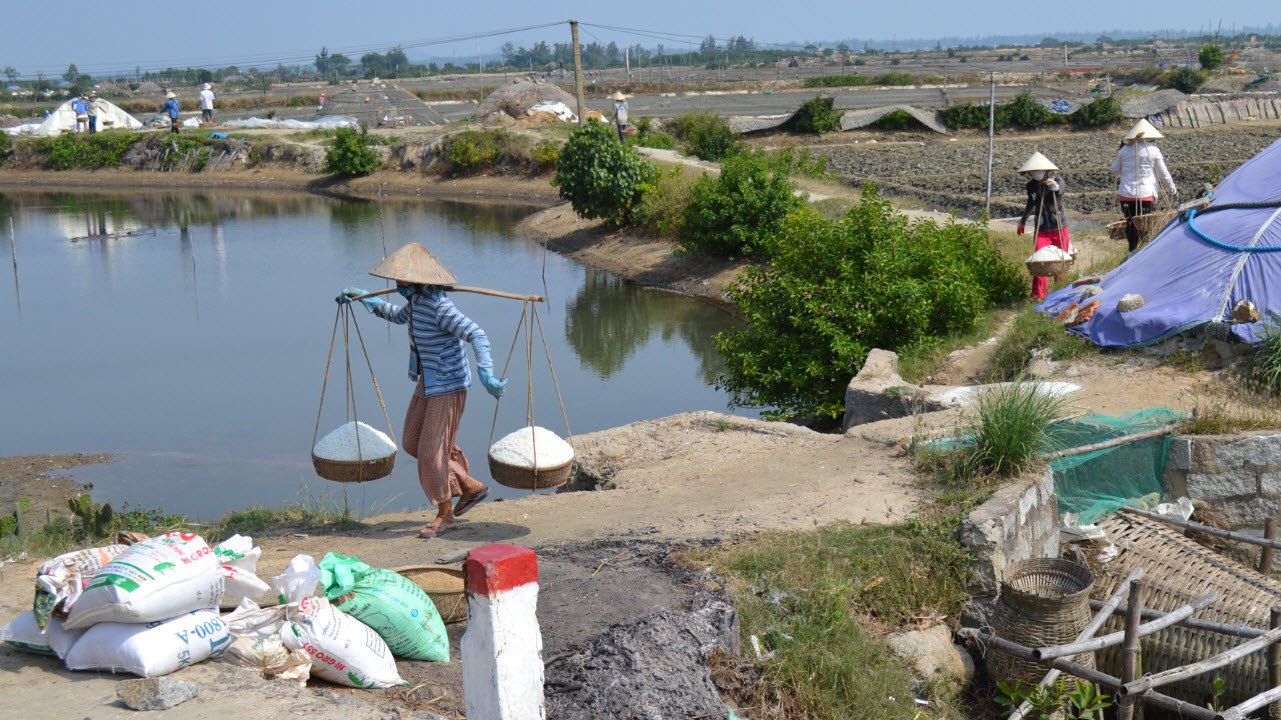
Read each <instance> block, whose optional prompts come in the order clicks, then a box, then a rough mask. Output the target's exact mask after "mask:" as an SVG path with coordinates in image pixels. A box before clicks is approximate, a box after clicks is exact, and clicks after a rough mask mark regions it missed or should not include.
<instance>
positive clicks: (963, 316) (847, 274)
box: [687, 184, 1027, 418]
mask: <svg viewBox="0 0 1281 720" xmlns="http://www.w3.org/2000/svg"><path fill="white" fill-rule="evenodd" d="M687 222H688V221H687ZM1026 292H1027V288H1026V287H1025V286H1024V281H1023V275H1022V268H1020V267H1018V266H1016V265H1013V264H1011V263H1008V262H1006V261H1004V260H1003V259H1002V258H1001V257H1000V255H999V254H998V253H997V251H996V250H995V249H994V248H993V247H992V245H991V243H990V241H989V240H988V234H987V229H986V228H985V227H984V226H981V225H976V224H972V223H959V222H953V221H949V222H948V223H947V224H945V225H943V226H939V225H937V224H936V223H934V222H932V221H927V220H919V221H914V222H912V221H909V220H908V218H907V217H906V216H904V215H902V214H900V213H898V212H896V211H895V210H894V209H893V207H892V206H891V205H890V203H889V202H888V201H887V200H885V199H883V198H881V197H880V196H879V195H878V194H877V192H876V188H875V187H874V186H872V185H870V184H868V185H865V186H864V187H863V197H862V199H861V200H860V202H859V204H858V205H856V206H854V207H853V208H852V209H851V210H850V211H849V213H847V214H846V215H845V217H844V218H842V219H840V220H828V219H826V218H823V217H822V216H820V215H819V214H818V213H817V212H814V211H812V210H810V209H809V208H801V209H799V210H797V211H796V212H793V213H792V214H790V215H789V216H788V218H787V221H786V222H785V223H784V224H783V229H782V232H781V233H780V234H779V235H778V237H777V239H776V241H775V252H774V256H773V258H772V260H771V262H770V263H769V264H767V265H766V264H762V265H754V266H751V267H749V268H748V269H747V270H746V271H745V273H744V275H743V276H742V279H741V281H740V282H739V283H737V284H735V285H732V286H731V287H730V288H729V290H728V293H729V296H730V299H732V300H733V301H734V302H735V303H737V304H738V306H739V308H740V309H741V311H742V313H743V316H744V317H745V319H746V327H745V328H744V329H741V330H731V331H728V332H725V333H722V334H720V335H719V336H717V339H716V343H717V347H718V348H719V349H720V351H721V353H722V354H723V355H724V356H725V361H726V371H725V374H724V375H723V376H722V377H721V378H719V379H718V381H717V382H718V385H719V386H720V387H721V388H723V389H725V390H728V391H730V392H731V393H733V395H734V397H735V401H736V402H737V403H738V404H740V405H745V406H756V407H765V408H769V409H768V410H767V411H766V412H765V415H766V416H767V417H770V418H784V417H788V416H791V415H798V414H806V413H811V412H815V413H819V414H821V415H828V416H831V417H833V418H835V417H840V415H841V413H842V412H843V410H844V398H845V386H846V384H847V383H848V382H849V379H850V377H851V376H852V375H854V374H855V373H856V372H857V371H858V369H859V367H861V366H862V364H863V361H864V360H865V359H866V357H867V353H868V351H869V350H870V349H871V348H874V347H877V348H887V349H898V348H903V347H908V346H911V345H913V344H915V343H919V342H921V341H923V340H925V339H927V338H931V337H941V336H946V335H950V334H953V333H961V332H965V331H967V330H970V329H972V328H974V327H975V326H976V324H977V323H978V321H979V319H980V318H981V316H982V315H983V313H985V312H986V311H987V310H988V309H990V308H991V307H993V306H994V305H995V304H997V303H1006V302H1012V301H1014V300H1017V299H1020V298H1022V297H1023V296H1024V295H1025V294H1026Z"/></svg>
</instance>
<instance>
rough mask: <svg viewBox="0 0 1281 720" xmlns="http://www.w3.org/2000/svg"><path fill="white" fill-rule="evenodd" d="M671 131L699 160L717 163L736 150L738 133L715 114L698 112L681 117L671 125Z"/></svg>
mask: <svg viewBox="0 0 1281 720" xmlns="http://www.w3.org/2000/svg"><path fill="white" fill-rule="evenodd" d="M672 131H673V132H674V133H675V134H676V137H677V138H679V139H680V140H681V141H682V142H684V143H685V145H686V146H687V147H688V148H689V151H690V152H691V153H693V154H694V155H695V156H697V157H698V158H699V159H701V160H708V161H711V162H717V161H720V160H723V159H724V158H725V157H726V156H728V155H732V154H733V153H734V152H736V151H737V150H738V143H739V139H738V133H736V132H734V131H733V130H732V129H730V126H729V122H727V121H726V120H725V118H723V117H721V116H720V115H717V114H716V113H712V112H707V111H705V110H700V111H698V112H693V113H690V114H688V115H682V116H680V117H678V118H676V120H675V121H674V122H673V123H672Z"/></svg>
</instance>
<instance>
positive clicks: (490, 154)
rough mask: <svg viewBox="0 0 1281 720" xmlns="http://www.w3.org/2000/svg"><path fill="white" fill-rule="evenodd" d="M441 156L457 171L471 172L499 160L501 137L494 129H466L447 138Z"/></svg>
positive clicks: (447, 164) (451, 168) (450, 167)
mask: <svg viewBox="0 0 1281 720" xmlns="http://www.w3.org/2000/svg"><path fill="white" fill-rule="evenodd" d="M442 145H443V146H442V147H441V154H440V157H441V159H442V160H444V161H445V165H446V166H447V167H448V168H449V169H450V170H451V171H453V172H455V173H470V172H476V171H478V170H482V169H484V168H488V167H490V166H492V165H494V164H495V163H496V162H498V155H499V153H500V152H501V150H502V145H501V139H500V137H499V135H498V132H497V131H493V130H464V131H462V132H460V133H455V134H453V135H450V136H449V137H447V138H445V141H444V143H443V144H442Z"/></svg>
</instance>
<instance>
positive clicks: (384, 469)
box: [311, 453, 396, 482]
mask: <svg viewBox="0 0 1281 720" xmlns="http://www.w3.org/2000/svg"><path fill="white" fill-rule="evenodd" d="M311 464H312V466H314V467H315V468H316V474H317V475H319V476H320V477H322V478H324V479H326V480H333V481H334V482H369V481H370V480H377V479H378V478H382V477H387V476H388V475H390V474H391V471H392V469H393V468H394V467H395V466H396V456H395V455H388V456H387V457H385V458H376V459H374V460H330V459H328V458H322V457H317V456H316V454H315V453H312V454H311Z"/></svg>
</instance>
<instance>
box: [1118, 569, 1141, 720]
mask: <svg viewBox="0 0 1281 720" xmlns="http://www.w3.org/2000/svg"><path fill="white" fill-rule="evenodd" d="M1129 602H1130V604H1129V607H1127V608H1126V612H1125V643H1124V645H1122V647H1121V653H1122V654H1121V683H1122V684H1125V683H1131V682H1134V679H1135V678H1136V677H1138V671H1139V625H1140V622H1139V621H1140V619H1141V618H1140V615H1141V614H1142V611H1143V580H1141V579H1140V580H1131V581H1130V599H1129ZM1136 704H1137V703H1136V702H1135V699H1134V698H1132V697H1124V698H1121V700H1120V702H1119V703H1117V718H1118V720H1134V706H1135V705H1136Z"/></svg>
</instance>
